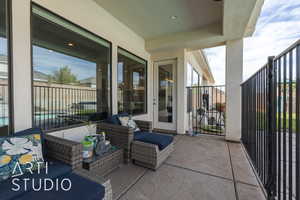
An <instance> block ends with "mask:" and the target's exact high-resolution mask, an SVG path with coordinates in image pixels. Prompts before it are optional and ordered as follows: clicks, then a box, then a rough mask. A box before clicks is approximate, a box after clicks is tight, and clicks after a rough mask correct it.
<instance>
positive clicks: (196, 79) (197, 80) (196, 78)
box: [192, 70, 200, 86]
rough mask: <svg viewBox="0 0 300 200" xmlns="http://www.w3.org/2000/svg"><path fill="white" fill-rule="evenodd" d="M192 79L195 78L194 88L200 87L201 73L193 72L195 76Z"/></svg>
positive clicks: (193, 81)
mask: <svg viewBox="0 0 300 200" xmlns="http://www.w3.org/2000/svg"><path fill="white" fill-rule="evenodd" d="M192 77H193V80H192V85H193V86H198V85H199V82H200V81H199V73H198V72H196V71H195V70H193V75H192Z"/></svg>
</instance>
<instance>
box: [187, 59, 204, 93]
mask: <svg viewBox="0 0 300 200" xmlns="http://www.w3.org/2000/svg"><path fill="white" fill-rule="evenodd" d="M200 84H201V77H200V74H199V73H198V72H197V71H196V70H195V69H194V68H193V66H192V65H191V64H190V63H188V64H187V86H188V87H191V86H199V85H200Z"/></svg>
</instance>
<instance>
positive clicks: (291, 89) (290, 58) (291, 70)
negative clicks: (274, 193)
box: [288, 51, 293, 200]
mask: <svg viewBox="0 0 300 200" xmlns="http://www.w3.org/2000/svg"><path fill="white" fill-rule="evenodd" d="M288 54H289V102H288V104H289V110H288V113H289V152H288V153H289V170H288V171H289V200H292V196H293V163H292V161H293V152H292V147H293V144H292V137H293V135H292V122H293V120H292V119H291V117H292V112H293V110H292V109H293V107H292V106H293V54H292V51H291V52H289V53H288Z"/></svg>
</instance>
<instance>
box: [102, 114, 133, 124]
mask: <svg viewBox="0 0 300 200" xmlns="http://www.w3.org/2000/svg"><path fill="white" fill-rule="evenodd" d="M125 116H129V115H128V113H119V114H117V115H112V116H110V117H109V118H108V119H107V122H108V123H110V124H115V125H121V122H120V120H119V117H125Z"/></svg>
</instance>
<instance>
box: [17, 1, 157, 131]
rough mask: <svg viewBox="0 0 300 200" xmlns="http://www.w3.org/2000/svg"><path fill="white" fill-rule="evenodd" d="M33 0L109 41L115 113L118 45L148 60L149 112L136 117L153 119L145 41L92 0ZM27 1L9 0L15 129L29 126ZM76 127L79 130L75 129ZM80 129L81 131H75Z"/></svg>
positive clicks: (30, 115) (149, 67)
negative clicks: (11, 19)
mask: <svg viewBox="0 0 300 200" xmlns="http://www.w3.org/2000/svg"><path fill="white" fill-rule="evenodd" d="M33 2H35V3H37V4H39V5H41V6H43V7H45V8H47V9H48V10H50V11H52V12H54V13H56V14H58V15H60V16H62V17H64V18H66V19H68V20H70V21H72V22H73V23H75V24H78V25H79V26H81V27H83V28H85V29H87V30H89V31H91V32H93V33H94V34H96V35H99V36H100V37H103V38H105V39H106V40H108V41H110V42H112V83H113V84H112V95H113V98H112V103H113V108H112V111H113V113H117V48H118V46H120V47H122V48H124V49H126V50H128V51H130V52H132V53H133V54H136V55H138V56H140V57H142V58H143V59H145V60H147V61H148V70H147V72H148V81H147V85H148V93H147V96H148V113H147V114H145V115H141V116H137V117H136V118H138V119H144V120H152V107H151V106H150V105H152V102H151V101H149V99H150V97H151V96H152V90H151V82H152V78H151V77H152V74H153V73H152V64H151V62H150V55H149V53H148V52H147V51H146V50H145V41H144V39H143V38H141V37H140V36H138V35H137V34H136V33H134V32H133V31H132V30H131V29H129V28H128V27H127V26H125V25H124V24H122V23H121V22H120V21H118V20H117V19H116V18H114V17H113V16H112V15H110V14H109V13H108V12H106V11H105V10H104V9H103V8H101V7H100V6H99V5H97V4H96V3H95V2H94V1H93V0H63V1H61V0H33ZM30 3H31V1H30V0H12V14H13V27H12V28H13V73H14V74H13V79H14V113H15V115H14V125H15V129H16V130H23V129H26V128H29V127H32V106H31V105H32V101H31V94H32V93H31V92H32V91H31V41H30V14H31V10H30ZM75 130H78V129H74V131H75ZM78 131H80V130H78Z"/></svg>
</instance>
